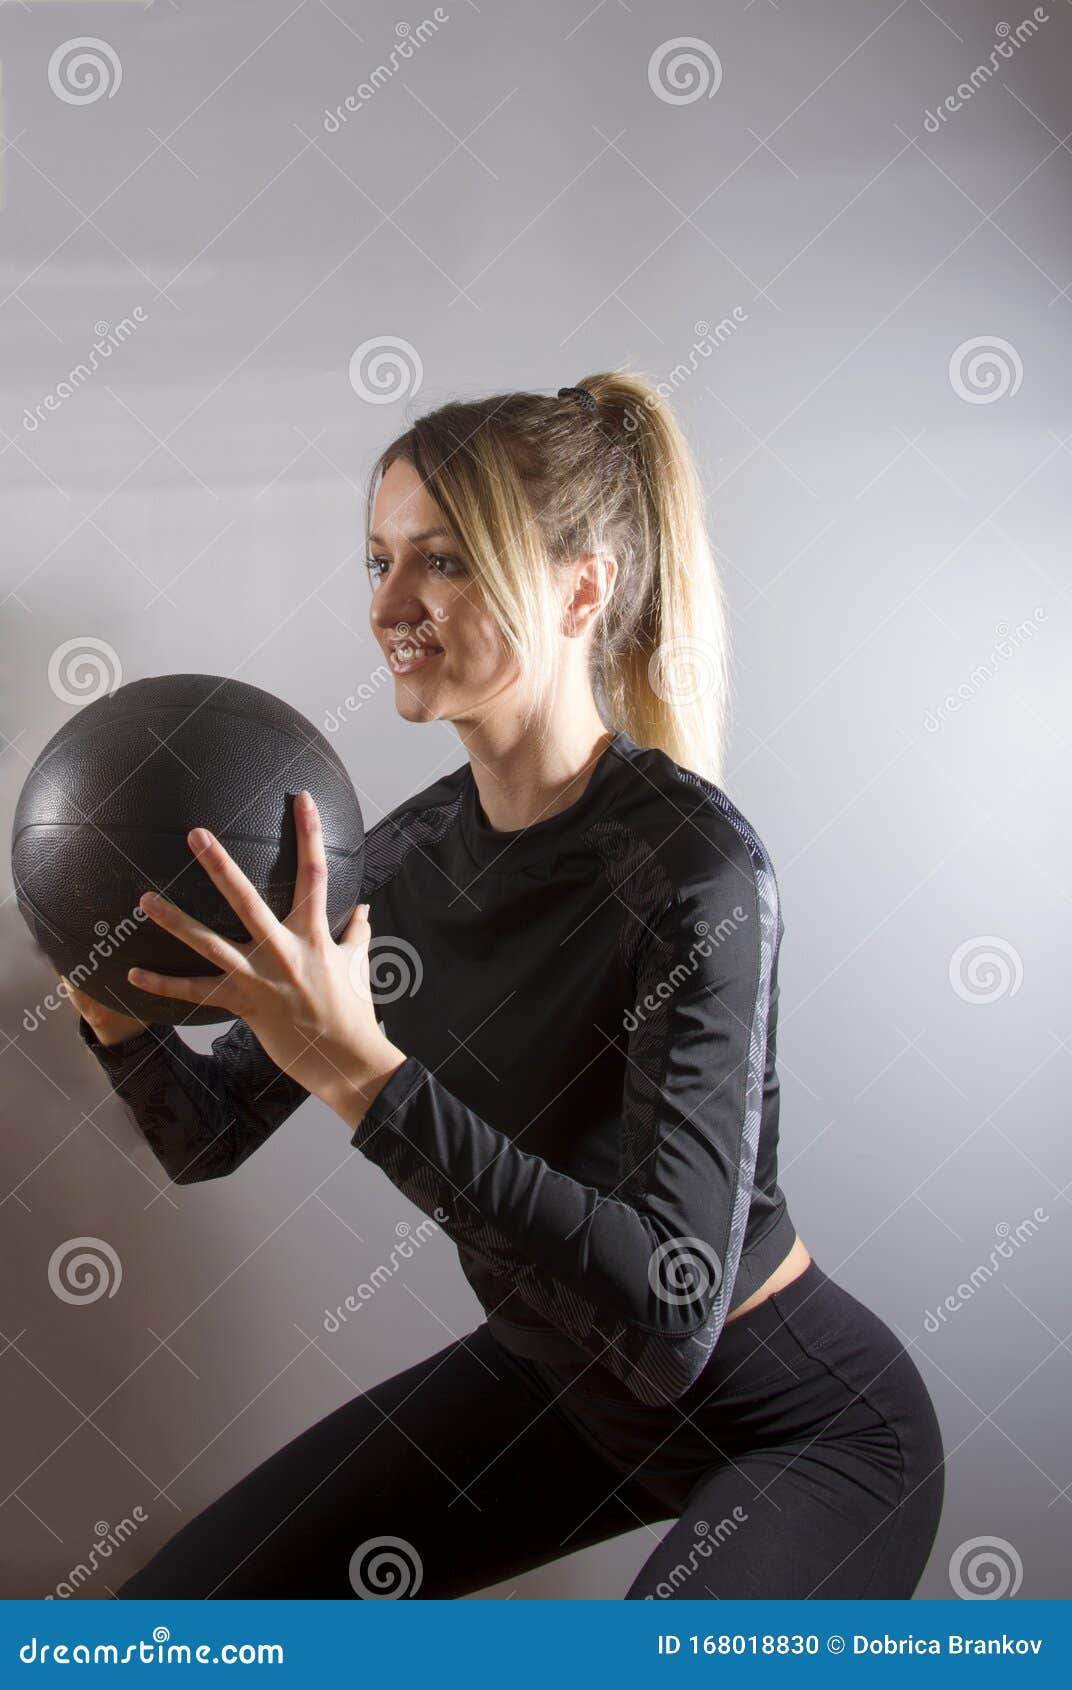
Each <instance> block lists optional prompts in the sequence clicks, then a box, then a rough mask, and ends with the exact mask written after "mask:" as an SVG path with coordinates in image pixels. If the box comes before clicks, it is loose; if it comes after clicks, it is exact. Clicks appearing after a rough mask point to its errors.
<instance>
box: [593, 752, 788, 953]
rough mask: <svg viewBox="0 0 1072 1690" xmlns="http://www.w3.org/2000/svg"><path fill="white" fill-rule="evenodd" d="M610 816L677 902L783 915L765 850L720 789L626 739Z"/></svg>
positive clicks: (608, 818) (664, 757) (757, 833)
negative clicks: (741, 906)
mask: <svg viewBox="0 0 1072 1690" xmlns="http://www.w3.org/2000/svg"><path fill="white" fill-rule="evenodd" d="M619 761H620V766H619V768H618V770H617V780H616V790H615V794H614V803H613V805H612V806H611V808H610V810H609V812H608V814H607V818H606V819H607V820H608V821H612V822H613V823H616V824H617V825H619V826H620V827H621V828H622V829H623V830H627V831H628V832H629V833H631V834H632V835H633V836H634V837H635V839H636V841H637V842H638V843H639V848H640V851H641V853H642V855H643V856H644V857H645V858H646V859H647V860H648V861H649V863H650V864H651V865H652V867H653V868H654V865H658V873H659V875H660V876H661V877H665V889H666V891H667V893H668V895H669V897H671V898H672V899H673V900H674V901H675V902H677V903H678V904H681V905H686V906H690V907H695V906H696V905H697V904H701V903H703V902H705V901H707V902H710V901H712V900H714V901H715V902H717V903H718V904H723V903H726V902H728V903H729V904H730V905H732V904H733V903H734V901H735V897H739V899H740V900H741V901H742V902H743V903H745V904H748V903H750V902H752V903H754V902H758V903H759V904H760V905H761V906H764V907H766V908H768V909H772V910H773V918H774V920H775V922H776V923H777V922H778V921H779V920H780V911H779V909H778V886H777V878H776V876H775V871H774V865H773V863H772V860H771V856H770V853H769V852H768V850H767V848H766V845H765V844H764V842H763V839H762V838H761V836H760V834H759V832H758V830H757V829H756V828H755V827H754V826H753V824H752V823H751V822H750V821H749V819H748V818H747V817H746V816H745V815H744V814H743V812H742V811H741V810H740V809H739V808H738V806H737V805H736V804H735V803H734V802H733V800H732V799H731V798H730V797H729V795H728V794H727V793H726V792H725V791H724V789H723V788H722V787H721V786H718V785H716V784H715V783H714V782H713V781H709V780H705V779H703V778H702V777H701V776H700V775H697V774H695V773H693V771H692V770H691V769H686V768H683V767H682V766H681V765H680V764H679V763H675V762H674V760H673V759H672V758H671V757H668V756H667V755H666V753H665V752H663V751H660V750H658V749H657V748H654V747H641V746H637V745H635V744H634V743H633V742H632V741H631V740H628V739H627V740H626V741H625V743H624V745H623V747H622V749H621V752H620V760H619Z"/></svg>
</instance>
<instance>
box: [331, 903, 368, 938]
mask: <svg viewBox="0 0 1072 1690" xmlns="http://www.w3.org/2000/svg"><path fill="white" fill-rule="evenodd" d="M368 912H369V906H368V905H367V904H358V906H357V908H356V909H355V911H354V913H353V915H352V916H351V917H350V919H349V921H348V922H347V923H346V926H345V928H344V930H343V935H342V938H341V939H340V940H339V944H340V945H364V944H367V943H368V941H369V939H370V938H371V937H372V929H371V927H369V919H368Z"/></svg>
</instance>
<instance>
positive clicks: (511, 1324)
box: [80, 732, 795, 1404]
mask: <svg viewBox="0 0 1072 1690" xmlns="http://www.w3.org/2000/svg"><path fill="white" fill-rule="evenodd" d="M362 898H363V899H364V900H367V901H368V902H369V903H370V904H371V910H370V917H369V919H370V922H371V925H372V933H373V944H372V950H371V964H372V982H373V998H374V1001H375V1003H376V1006H377V1014H378V1015H379V1017H380V1019H381V1020H382V1022H383V1025H384V1028H385V1030H386V1032H387V1034H388V1036H389V1038H390V1039H391V1040H392V1042H393V1043H394V1044H395V1045H397V1046H398V1047H399V1049H400V1050H403V1051H405V1052H406V1053H407V1055H406V1060H405V1062H404V1063H403V1064H402V1066H401V1067H400V1068H399V1069H398V1071H397V1072H396V1073H395V1074H393V1075H392V1076H391V1078H390V1079H389V1080H388V1082H387V1084H386V1085H385V1087H384V1088H383V1090H382V1091H381V1093H380V1095H379V1096H378V1097H377V1099H376V1100H375V1102H374V1103H373V1105H372V1107H371V1108H370V1109H369V1110H368V1112H367V1114H366V1115H365V1118H364V1120H363V1121H362V1122H361V1124H360V1126H359V1127H358V1128H357V1131H356V1132H355V1133H354V1134H353V1139H352V1142H353V1144H354V1146H355V1147H356V1148H357V1149H359V1150H362V1151H363V1152H364V1154H365V1155H366V1156H368V1157H369V1158H370V1159H371V1160H372V1161H374V1162H375V1163H376V1164H377V1165H378V1166H379V1167H381V1168H382V1169H383V1170H384V1171H385V1173H386V1174H387V1175H388V1177H389V1178H390V1179H391V1180H392V1181H393V1182H394V1184H395V1185H396V1186H398V1187H399V1189H400V1190H402V1191H403V1192H404V1193H405V1194H406V1196H407V1197H409V1198H410V1199H411V1201H412V1202H413V1203H415V1204H416V1205H417V1207H418V1208H420V1209H422V1210H424V1211H425V1213H427V1214H430V1215H434V1216H435V1218H436V1219H437V1220H438V1221H439V1223H440V1224H441V1226H442V1227H443V1230H444V1231H445V1232H446V1233H447V1234H448V1235H449V1236H450V1237H451V1238H452V1239H453V1240H454V1241H455V1243H456V1244H457V1246H458V1251H459V1257H460V1260H461V1264H462V1267H463V1269H464V1271H465V1274H466V1276H467V1278H468V1279H469V1282H470V1284H471V1285H472V1287H473V1289H474V1290H475V1292H476V1294H477V1296H478V1297H479V1299H480V1301H481V1303H482V1305H483V1307H484V1309H485V1310H486V1312H487V1315H488V1321H489V1325H490V1327H491V1330H492V1333H493V1334H494V1336H495V1337H496V1339H497V1340H498V1341H499V1342H500V1343H501V1344H502V1345H503V1346H505V1347H506V1348H507V1349H509V1350H510V1351H512V1352H513V1353H514V1354H516V1355H518V1356H522V1357H529V1358H532V1359H534V1360H536V1361H539V1362H542V1363H545V1364H549V1365H556V1364H557V1365H559V1366H562V1367H564V1368H566V1369H567V1370H570V1369H572V1368H573V1367H574V1366H575V1365H576V1363H577V1362H578V1360H585V1361H589V1362H591V1361H592V1359H593V1358H595V1362H596V1367H595V1368H594V1369H593V1370H592V1375H591V1376H592V1377H594V1378H596V1379H598V1380H600V1381H601V1388H602V1389H603V1390H604V1391H605V1392H606V1393H607V1394H608V1395H609V1396H610V1397H611V1398H613V1397H615V1396H617V1397H619V1398H622V1399H628V1398H633V1399H639V1401H640V1402H642V1403H648V1404H660V1403H666V1402H669V1401H672V1400H674V1399H676V1398H679V1397H681V1396H682V1395H683V1394H684V1393H685V1392H687V1391H688V1390H689V1389H690V1387H692V1386H693V1385H694V1384H695V1383H696V1382H697V1380H698V1379H699V1378H700V1376H701V1374H702V1373H703V1371H704V1368H705V1366H706V1365H707V1363H708V1360H709V1359H710V1357H711V1356H712V1352H713V1351H714V1349H715V1347H716V1345H717V1343H718V1339H719V1334H720V1333H721V1331H722V1328H723V1324H724V1322H725V1319H726V1316H727V1314H728V1313H729V1312H730V1311H731V1310H732V1309H734V1308H735V1307H737V1306H738V1305H739V1304H740V1303H741V1302H743V1301H744V1300H745V1299H746V1298H747V1297H749V1296H750V1295H751V1294H752V1293H753V1292H754V1291H755V1290H756V1289H757V1287H758V1286H759V1285H761V1284H762V1283H763V1281H764V1280H765V1279H767V1278H768V1277H769V1275H770V1274H771V1273H772V1272H773V1270H774V1269H775V1268H776V1267H777V1266H778V1264H779V1263H780V1262H781V1261H782V1260H783V1258H784V1257H785V1256H786V1255H787V1253H788V1251H789V1249H790V1248H791V1246H792V1244H793V1240H794V1237H795V1229H794V1226H793V1224H792V1222H791V1220H790V1217H789V1213H788V1210H787V1207H786V1202H785V1198H784V1196H783V1194H782V1192H781V1190H780V1189H779V1187H778V1183H777V1142H778V1078H777V1071H776V1065H775V1038H776V1027H777V1001H778V985H777V970H778V950H779V944H780V941H781V936H782V931H783V924H782V916H781V909H780V904H779V897H778V889H777V884H776V880H775V875H774V871H773V869H772V867H771V862H770V859H769V857H768V855H767V852H766V850H765V848H764V846H763V844H762V842H761V841H760V839H759V838H758V836H757V835H756V833H755V831H754V830H753V829H752V828H751V827H750V826H749V824H748V822H747V821H746V820H745V818H744V817H743V816H742V815H741V813H740V811H739V810H738V809H737V808H736V807H735V806H734V805H733V804H732V803H731V802H730V800H729V799H728V798H727V796H726V794H725V793H724V792H723V791H722V790H721V789H720V788H719V787H717V786H715V785H713V784H711V783H710V782H708V781H705V780H702V779H700V778H699V777H698V776H697V775H694V774H693V773H691V772H690V771H688V770H686V769H684V768H682V767H680V766H679V765H678V764H677V763H675V762H673V761H672V760H671V759H670V758H669V757H668V756H666V755H665V754H664V753H663V752H661V751H658V750H652V749H644V748H641V747H640V746H638V745H637V744H636V743H635V742H634V741H633V740H632V739H631V738H629V736H628V735H626V734H624V733H621V732H618V733H615V734H614V736H613V738H612V739H611V741H610V743H609V744H608V745H607V746H606V748H605V749H604V750H603V751H602V753H601V754H600V756H599V757H598V760H597V761H596V762H595V764H594V768H593V772H592V775H591V778H590V780H589V782H588V785H587V786H586V788H585V790H584V792H583V793H582V795H581V797H580V798H579V799H578V800H577V801H576V802H575V803H573V804H571V805H570V806H569V808H567V809H565V810H563V811H561V812H560V813H559V814H557V815H554V816H552V817H550V818H549V819H548V820H546V821H542V822H537V823H536V824H535V825H533V826H531V827H529V828H526V829H523V830H521V831H520V832H516V833H502V832H496V831H495V830H494V829H493V828H492V827H491V826H490V825H489V823H488V822H487V819H486V817H485V816H484V814H483V812H482V810H481V808H480V803H479V798H478V794H477V790H476V786H475V783H474V781H473V778H472V773H471V770H470V767H469V764H468V763H466V764H465V765H463V767H461V768H459V769H456V770H454V771H453V772H452V773H450V774H448V775H446V776H444V777H443V778H442V779H440V780H439V781H437V782H435V783H434V784H433V785H431V786H429V787H427V788H426V789H425V790H424V791H423V792H420V793H418V794H417V795H416V796H415V797H413V798H410V799H408V800H407V801H406V802H405V803H403V804H401V805H399V806H398V808H397V809H395V810H394V811H392V812H391V814H390V815H388V816H387V817H385V818H384V820H383V821H381V822H380V823H378V824H377V825H376V826H375V827H374V828H372V829H371V831H370V833H369V835H368V842H367V866H366V875H365V885H364V888H363V891H362ZM80 1030H81V1032H82V1036H83V1038H84V1039H85V1041H86V1043H87V1044H89V1045H90V1047H91V1048H92V1049H93V1050H94V1053H95V1054H96V1056H97V1058H98V1059H99V1061H100V1062H101V1063H102V1065H103V1067H104V1068H105V1070H106V1072H107V1073H108V1075H109V1077H110V1079H111V1082H112V1084H113V1086H114V1088H115V1090H116V1092H117V1093H118V1095H119V1096H120V1097H121V1098H122V1099H123V1100H124V1102H125V1103H126V1104H127V1106H128V1107H129V1109H130V1111H131V1113H132V1115H133V1117H134V1119H135V1121H136V1122H137V1124H138V1126H139V1127H140V1128H141V1130H142V1131H143V1132H144V1134H145V1137H146V1139H147V1140H148V1142H149V1144H150V1145H151V1147H152V1149H153V1150H154V1152H155V1154H156V1155H157V1157H158V1158H159V1160H160V1161H161V1163H162V1164H163V1166H164V1167H165V1169H166V1170H167V1172H168V1173H169V1174H170V1175H171V1177H172V1178H173V1179H174V1180H175V1181H176V1183H179V1184H189V1183H191V1182H193V1181H196V1180H202V1179H213V1178H217V1177H219V1176H221V1175H223V1174H229V1173H232V1172H233V1171H234V1170H235V1169H236V1168H238V1167H240V1166H241V1164H242V1163H243V1162H244V1161H245V1159H246V1158H247V1157H248V1156H249V1155H251V1154H252V1152H253V1151H254V1150H256V1149H257V1148H258V1146H259V1145H261V1144H263V1142H264V1140H265V1139H266V1138H267V1137H268V1136H269V1134H270V1133H272V1132H273V1131H274V1130H275V1129H276V1128H277V1127H278V1126H279V1125H280V1124H281V1123H282V1122H283V1121H284V1120H286V1118H287V1117H288V1116H289V1115H290V1114H291V1113H292V1112H293V1110H294V1109H296V1108H297V1107H298V1105H299V1104H300V1103H301V1102H302V1101H303V1099H304V1098H305V1097H306V1096H307V1095H308V1094H307V1093H306V1091H305V1090H304V1088H303V1087H301V1086H300V1085H298V1084H297V1083H296V1082H295V1081H293V1080H291V1079H290V1078H289V1076H288V1075H286V1074H284V1073H281V1072H280V1071H279V1070H278V1069H277V1068H276V1067H275V1065H274V1064H273V1063H272V1062H271V1061H270V1059H269V1058H268V1056H267V1055H266V1054H265V1052H264V1051H263V1050H262V1048H261V1047H260V1045H259V1044H258V1042H257V1040H256V1038H255V1037H254V1035H253V1033H252V1032H251V1031H250V1029H249V1028H248V1027H247V1026H246V1025H245V1024H244V1023H243V1022H241V1021H238V1022H235V1023H234V1025H233V1026H232V1027H230V1028H229V1030H228V1031H227V1032H225V1033H223V1034H222V1035H221V1036H220V1037H219V1038H217V1039H216V1040H215V1041H214V1042H213V1047H212V1048H213V1054H212V1055H210V1056H209V1055H201V1054H200V1053H197V1052H194V1051H192V1050H191V1049H190V1048H189V1047H188V1046H187V1045H186V1044H185V1042H184V1041H183V1040H181V1039H180V1037H179V1035H178V1033H177V1032H176V1031H175V1029H174V1028H172V1027H170V1026H166V1025H163V1024H157V1025H154V1026H153V1027H151V1028H150V1029H149V1030H148V1031H147V1032H146V1033H143V1034H139V1035H137V1036H136V1037H134V1038H132V1039H129V1040H127V1041H125V1042H124V1043H123V1044H121V1045H116V1046H112V1047H110V1048H108V1047H104V1046H102V1045H100V1043H99V1041H97V1039H96V1038H95V1035H94V1034H93V1033H92V1030H91V1029H90V1028H89V1026H88V1024H87V1023H86V1022H85V1021H82V1022H80Z"/></svg>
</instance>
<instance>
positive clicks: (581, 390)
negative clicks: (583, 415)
mask: <svg viewBox="0 0 1072 1690" xmlns="http://www.w3.org/2000/svg"><path fill="white" fill-rule="evenodd" d="M558 397H559V398H560V399H578V400H579V401H580V404H581V408H582V410H584V411H586V412H587V413H588V415H589V416H592V417H595V416H598V415H599V400H598V399H597V398H596V396H595V394H594V393H589V391H588V389H587V388H586V387H560V388H559V390H558Z"/></svg>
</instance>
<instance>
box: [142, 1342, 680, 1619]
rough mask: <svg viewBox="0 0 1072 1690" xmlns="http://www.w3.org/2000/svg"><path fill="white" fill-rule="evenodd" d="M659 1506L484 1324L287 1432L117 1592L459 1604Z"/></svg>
mask: <svg viewBox="0 0 1072 1690" xmlns="http://www.w3.org/2000/svg"><path fill="white" fill-rule="evenodd" d="M665 1513H666V1511H665V1509H660V1508H659V1506H658V1505H657V1504H653V1503H652V1501H651V1499H650V1498H648V1497H647V1496H646V1495H645V1494H644V1493H643V1491H641V1489H640V1488H639V1487H638V1486H633V1485H631V1484H630V1483H629V1481H625V1482H624V1483H623V1480H622V1476H621V1474H620V1473H617V1472H615V1471H614V1470H613V1469H612V1468H611V1467H610V1466H608V1465H604V1464H603V1463H602V1462H601V1461H600V1458H599V1456H598V1454H597V1453H596V1452H595V1451H593V1449H592V1448H591V1446H590V1444H588V1443H586V1442H585V1441H584V1439H582V1438H581V1437H580V1435H579V1434H578V1433H577V1432H576V1431H575V1430H574V1429H573V1428H572V1427H571V1426H570V1425H569V1424H568V1423H567V1422H566V1421H565V1420H564V1419H563V1418H562V1417H561V1416H560V1415H559V1414H558V1413H556V1411H555V1410H554V1408H553V1407H552V1406H550V1405H549V1404H548V1403H547V1402H546V1400H544V1399H543V1398H542V1397H541V1396H539V1395H538V1394H537V1393H536V1392H535V1390H534V1389H533V1387H532V1385H531V1384H530V1383H529V1382H528V1380H527V1379H526V1377H525V1375H524V1373H523V1372H522V1370H520V1369H519V1368H518V1367H517V1365H516V1363H515V1362H514V1361H513V1359H512V1358H510V1357H508V1356H507V1355H506V1354H505V1352H504V1351H503V1350H502V1349H501V1348H500V1346H499V1345H498V1344H497V1343H496V1341H495V1340H494V1339H493V1338H492V1337H491V1336H490V1334H489V1333H488V1330H487V1327H486V1325H483V1326H480V1327H478V1328H477V1329H476V1331H475V1332H472V1333H469V1334H468V1335H467V1336H466V1337H464V1338H461V1339H458V1340H456V1341H455V1342H454V1343H451V1344H449V1345H447V1346H446V1347H445V1348H444V1349H442V1350H440V1351H438V1352H437V1353H436V1354H435V1355H432V1356H430V1357H428V1358H426V1359H425V1360H424V1361H421V1362H418V1363H416V1365H415V1366H413V1367H410V1368H407V1369H405V1371H404V1372H402V1373H399V1374H396V1375H394V1376H393V1377H392V1378H390V1379H386V1380H384V1381H383V1382H382V1383H380V1384H378V1385H375V1386H373V1387H372V1389H371V1390H368V1391H365V1392H363V1393H362V1394H361V1395H360V1396H358V1397H355V1398H354V1399H353V1401H351V1402H348V1403H344V1404H343V1405H342V1407H340V1408H338V1409H336V1410H335V1411H334V1412H333V1413H332V1414H329V1415H327V1416H326V1417H325V1418H324V1419H323V1420H320V1421H318V1422H317V1424H316V1425H314V1426H312V1427H310V1428H309V1430H308V1431H306V1432H303V1433H302V1434H301V1435H300V1436H299V1437H297V1438H295V1439H293V1440H292V1442H290V1443H289V1444H287V1445H286V1446H285V1447H284V1448H283V1449H281V1450H279V1451H278V1452H277V1453H276V1454H275V1455H273V1456H271V1457H270V1458H269V1459H268V1460H267V1461H264V1462H262V1463H261V1465H260V1466H259V1467H257V1468H255V1469H254V1470H253V1471H252V1472H251V1473H249V1474H248V1475H247V1476H246V1477H245V1478H244V1479H242V1480H241V1481H240V1482H239V1483H238V1484H237V1485H235V1486H234V1487H233V1488H232V1489H231V1490H229V1491H228V1492H227V1493H226V1494H225V1495H224V1496H222V1497H220V1498H219V1500H218V1501H216V1502H214V1503H212V1504H211V1505H210V1506H209V1507H208V1508H206V1509H205V1510H204V1511H203V1512H202V1513H201V1514H199V1515H198V1516H197V1518H196V1519H194V1520H192V1521H191V1522H190V1523H189V1524H188V1525H187V1526H185V1527H183V1528H182V1530H180V1531H179V1532H178V1533H177V1534H176V1536H175V1537H173V1538H172V1539H171V1540H170V1541H169V1542H168V1543H166V1544H165V1545H164V1546H163V1548H162V1549H161V1550H159V1551H158V1553H157V1554H156V1555H155V1556H154V1557H153V1558H152V1560H151V1561H150V1562H149V1563H148V1564H147V1565H146V1566H145V1567H144V1568H143V1569H142V1570H141V1571H140V1572H138V1573H136V1574H135V1575H134V1576H133V1577H132V1578H131V1579H129V1580H128V1581H127V1582H126V1583H125V1584H124V1585H123V1586H122V1587H121V1589H120V1590H119V1593H118V1594H119V1596H120V1597H122V1598H124V1599H140V1598H146V1597H155V1596H164V1597H195V1598H206V1597H219V1598H223V1597H281V1598H310V1597H311V1598H329V1599H330V1598H338V1599H348V1600H353V1599H355V1598H357V1597H360V1598H362V1599H365V1600H375V1599H379V1598H389V1597H402V1596H410V1597H417V1598H421V1597H425V1598H433V1597H458V1596H463V1595H466V1594H469V1593H471V1592H472V1591H474V1590H480V1589H483V1588H484V1587H485V1586H487V1585H489V1584H493V1583H496V1582H498V1581H499V1580H502V1579H508V1578H512V1577H514V1576H516V1575H517V1574H520V1573H522V1572H525V1571H527V1570H528V1569H530V1568H532V1567H535V1566H539V1565H542V1564H544V1563H546V1562H548V1561H553V1560H555V1559H557V1558H558V1557H559V1556H562V1555H567V1554H571V1553H572V1552H573V1551H574V1550H577V1549H582V1548H584V1547H586V1546H587V1545H589V1544H592V1543H597V1542H599V1541H601V1540H602V1539H604V1538H607V1537H611V1536H614V1535H616V1534H618V1533H620V1532H624V1531H630V1530H632V1529H633V1528H634V1527H635V1526H637V1525H639V1524H642V1523H646V1522H650V1521H651V1520H652V1519H660V1518H665Z"/></svg>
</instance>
